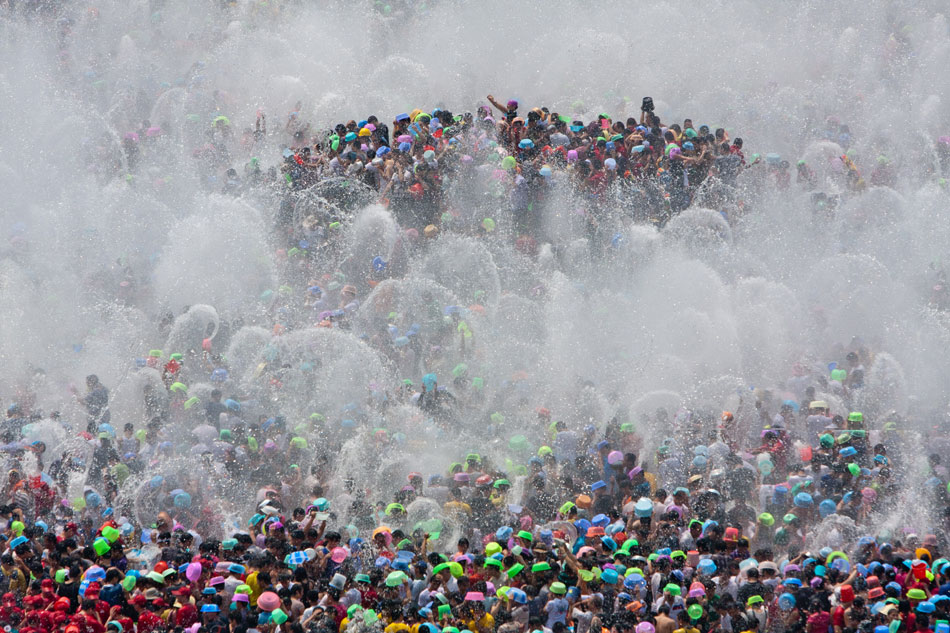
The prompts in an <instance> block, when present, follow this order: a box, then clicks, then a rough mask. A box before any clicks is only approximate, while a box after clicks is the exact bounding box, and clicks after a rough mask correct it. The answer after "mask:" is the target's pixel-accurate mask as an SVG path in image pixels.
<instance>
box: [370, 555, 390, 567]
mask: <svg viewBox="0 0 950 633" xmlns="http://www.w3.org/2000/svg"><path fill="white" fill-rule="evenodd" d="M373 564H374V565H376V566H377V567H387V566H388V565H389V559H388V558H386V557H385V556H380V557H379V558H377V559H376V562H375V563H373Z"/></svg>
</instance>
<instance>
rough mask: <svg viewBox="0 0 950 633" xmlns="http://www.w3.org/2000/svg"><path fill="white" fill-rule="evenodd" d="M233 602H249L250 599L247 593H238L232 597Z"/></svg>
mask: <svg viewBox="0 0 950 633" xmlns="http://www.w3.org/2000/svg"><path fill="white" fill-rule="evenodd" d="M231 602H249V600H248V599H247V594H246V593H236V594H234V597H233V598H231Z"/></svg>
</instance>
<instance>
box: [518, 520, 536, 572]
mask: <svg viewBox="0 0 950 633" xmlns="http://www.w3.org/2000/svg"><path fill="white" fill-rule="evenodd" d="M518 538H523V539H525V540H526V541H534V536H532V535H531V532H528V531H527V530H521V531H520V532H518ZM532 571H534V570H532Z"/></svg>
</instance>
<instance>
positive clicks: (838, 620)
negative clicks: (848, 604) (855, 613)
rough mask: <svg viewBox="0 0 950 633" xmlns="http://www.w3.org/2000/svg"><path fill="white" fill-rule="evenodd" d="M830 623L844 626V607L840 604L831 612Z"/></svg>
mask: <svg viewBox="0 0 950 633" xmlns="http://www.w3.org/2000/svg"><path fill="white" fill-rule="evenodd" d="M831 624H832V626H841V627H843V626H844V607H842V606H841V605H840V604H839V605H838V606H837V607H835V610H834V613H832V614H831Z"/></svg>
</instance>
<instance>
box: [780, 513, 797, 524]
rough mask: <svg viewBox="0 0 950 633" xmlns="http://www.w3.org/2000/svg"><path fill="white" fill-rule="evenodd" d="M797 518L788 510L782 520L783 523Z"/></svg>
mask: <svg viewBox="0 0 950 633" xmlns="http://www.w3.org/2000/svg"><path fill="white" fill-rule="evenodd" d="M797 519H798V517H797V516H795V515H794V514H792V513H791V512H789V513H788V514H786V515H785V516H783V517H782V521H784V522H785V523H791V522H792V521H795V520H797Z"/></svg>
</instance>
